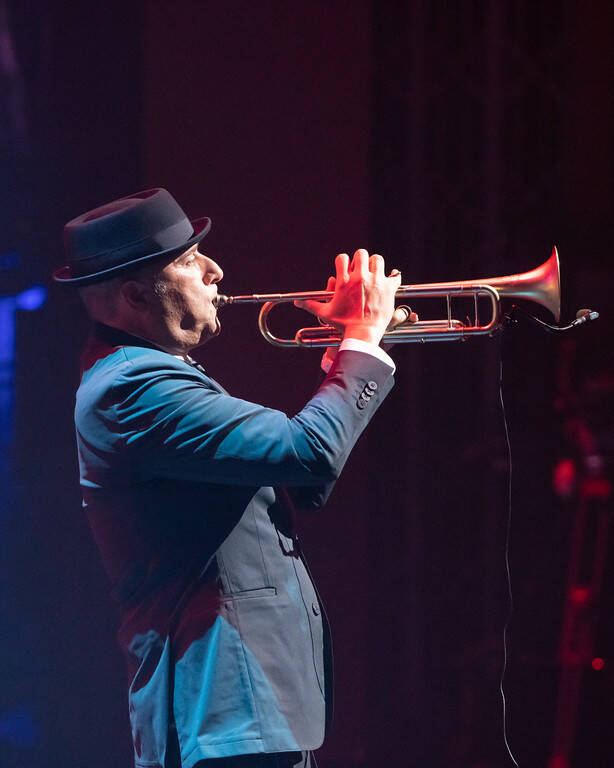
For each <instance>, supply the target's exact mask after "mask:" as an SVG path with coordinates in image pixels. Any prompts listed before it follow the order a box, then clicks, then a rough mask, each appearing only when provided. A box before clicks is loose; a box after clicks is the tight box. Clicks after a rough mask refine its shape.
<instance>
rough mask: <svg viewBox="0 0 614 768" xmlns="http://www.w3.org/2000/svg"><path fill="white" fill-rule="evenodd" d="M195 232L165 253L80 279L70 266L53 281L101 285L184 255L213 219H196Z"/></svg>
mask: <svg viewBox="0 0 614 768" xmlns="http://www.w3.org/2000/svg"><path fill="white" fill-rule="evenodd" d="M190 224H191V225H192V228H193V230H194V234H193V235H192V237H190V239H189V240H186V242H185V243H182V244H181V245H178V246H175V247H173V248H167V249H166V250H164V251H157V252H156V253H148V254H147V255H146V256H140V257H139V258H138V259H133V260H132V261H127V262H126V263H125V264H119V265H118V266H116V267H110V268H109V269H102V270H100V271H99V272H93V273H91V274H89V275H81V276H80V277H73V276H72V274H71V269H70V265H66V266H64V267H60V269H57V270H56V271H55V272H54V273H53V279H54V280H55V282H56V283H63V284H73V285H91V284H93V283H100V282H102V281H103V280H107V279H109V278H112V277H114V276H115V275H118V274H120V273H121V272H124V271H125V270H127V269H130V268H131V267H135V266H137V265H139V264H144V263H145V262H146V261H151V260H152V259H158V258H162V257H163V256H172V255H173V254H179V253H183V252H184V251H187V250H188V249H189V248H191V247H192V246H193V245H195V244H196V243H198V242H200V241H201V240H202V239H203V237H204V236H205V235H206V234H207V233H208V232H209V230H210V229H211V219H210V218H209V217H208V216H202V217H201V218H199V219H194V220H193V221H191V222H190Z"/></svg>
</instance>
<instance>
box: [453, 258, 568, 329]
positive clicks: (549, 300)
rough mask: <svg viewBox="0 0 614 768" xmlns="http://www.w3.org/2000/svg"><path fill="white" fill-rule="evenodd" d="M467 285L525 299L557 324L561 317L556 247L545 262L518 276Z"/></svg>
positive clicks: (496, 278)
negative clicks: (551, 316)
mask: <svg viewBox="0 0 614 768" xmlns="http://www.w3.org/2000/svg"><path fill="white" fill-rule="evenodd" d="M464 282H466V283H467V284H471V283H476V282H480V283H485V284H486V285H490V286H491V287H492V288H494V289H495V290H496V291H497V293H498V294H499V296H500V297H501V298H513V299H527V300H528V301H534V302H535V303H536V304H541V306H542V307H546V309H548V310H549V311H550V312H551V313H552V315H553V316H554V319H555V320H556V322H557V323H558V322H559V320H560V317H561V277H560V267H559V254H558V251H557V249H556V245H555V246H554V248H553V249H552V254H551V256H550V258H549V259H548V260H547V261H544V263H543V264H541V265H540V266H539V267H535V269H532V270H530V271H529V272H523V273H522V274H520V275H507V276H506V277H488V278H484V279H481V280H479V281H478V280H467V281H464Z"/></svg>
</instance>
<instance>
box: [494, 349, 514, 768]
mask: <svg viewBox="0 0 614 768" xmlns="http://www.w3.org/2000/svg"><path fill="white" fill-rule="evenodd" d="M502 349H503V343H502V342H500V343H499V401H500V403H501V414H502V416H503V426H504V428H505V441H506V444H507V459H508V468H509V469H508V485H507V527H506V532H505V572H506V574H507V594H508V600H509V610H508V614H507V618H506V620H505V624H504V626H503V667H502V669H501V677H500V679H499V692H500V693H501V702H502V706H503V741H504V743H505V748H506V749H507V751H508V754H509V756H510V758H511V760H512V762H513V763H514V765H515V766H516V768H519V766H518V763H517V762H516V758H515V757H514V755H513V754H512V750H511V749H510V745H509V743H508V740H507V707H506V701H505V691H504V690H503V683H504V681H505V673H506V671H507V630H508V627H509V625H510V622H511V620H512V614H513V612H514V596H513V593H512V577H511V572H510V558H509V554H510V553H509V549H510V534H511V529H512V446H511V443H510V433H509V429H508V426H507V415H506V413H505V401H504V399H503V352H502Z"/></svg>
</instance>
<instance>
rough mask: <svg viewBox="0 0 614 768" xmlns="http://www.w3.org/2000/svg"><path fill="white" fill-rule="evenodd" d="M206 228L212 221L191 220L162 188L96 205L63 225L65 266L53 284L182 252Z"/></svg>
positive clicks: (107, 274) (96, 278)
mask: <svg viewBox="0 0 614 768" xmlns="http://www.w3.org/2000/svg"><path fill="white" fill-rule="evenodd" d="M210 229H211V219H209V218H207V217H206V216H203V217H202V218H200V219H195V220H194V221H190V220H189V219H188V217H187V216H186V214H185V213H184V212H183V210H182V209H181V207H180V206H179V204H178V203H177V201H176V200H175V198H174V197H173V196H172V195H171V194H170V193H169V192H167V191H166V190H165V189H161V188H156V189H147V190H144V191H143V192H136V193H135V194H134V195H128V196H127V197H122V198H120V199H119V200H114V201H113V202H111V203H107V204H106V205H101V206H100V207H98V208H94V209H93V210H91V211H87V213H83V214H81V216H77V218H76V219H72V221H69V222H68V224H66V226H65V227H64V248H65V250H66V254H67V257H68V259H67V264H66V265H65V266H63V267H61V268H60V269H58V270H56V271H55V272H54V273H53V279H54V280H55V281H56V282H58V283H75V284H78V285H88V284H91V283H98V282H101V281H102V280H107V279H109V278H112V277H115V276H116V275H117V274H119V273H120V272H122V271H123V270H125V269H128V268H130V267H135V266H138V265H139V264H141V263H142V262H145V261H148V260H150V259H156V258H159V257H162V256H172V255H173V254H179V253H183V251H186V250H188V248H190V247H191V246H193V245H194V244H195V243H198V242H199V241H200V240H202V238H203V237H204V236H205V235H206V234H207V232H208V231H209V230H210Z"/></svg>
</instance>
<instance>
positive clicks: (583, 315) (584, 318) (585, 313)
mask: <svg viewBox="0 0 614 768" xmlns="http://www.w3.org/2000/svg"><path fill="white" fill-rule="evenodd" d="M598 317H599V312H595V310H594V309H579V310H578V311H577V312H576V319H575V320H574V321H573V322H572V323H571V327H573V328H575V327H576V326H577V325H582V323H587V322H588V321H589V320H596V319H597V318H598Z"/></svg>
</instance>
